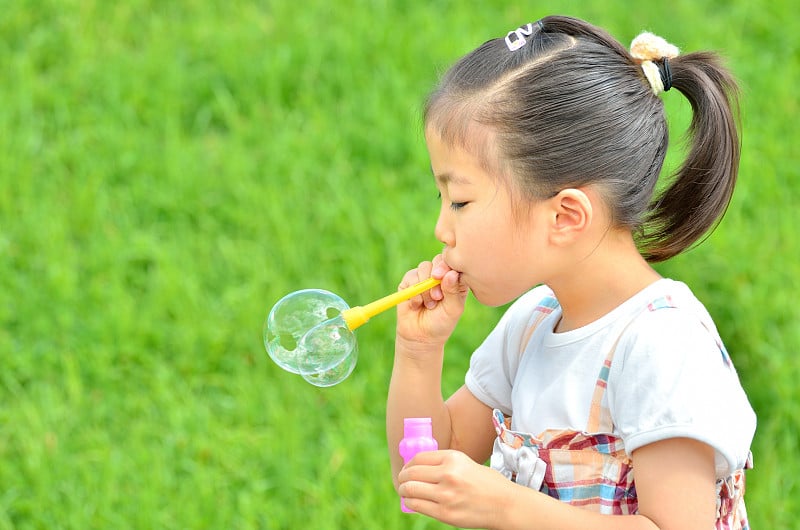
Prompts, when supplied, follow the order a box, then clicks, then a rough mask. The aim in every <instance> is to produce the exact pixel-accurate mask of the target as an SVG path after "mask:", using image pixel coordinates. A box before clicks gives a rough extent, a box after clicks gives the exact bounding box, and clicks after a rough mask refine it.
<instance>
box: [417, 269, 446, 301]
mask: <svg viewBox="0 0 800 530" xmlns="http://www.w3.org/2000/svg"><path fill="white" fill-rule="evenodd" d="M434 259H436V258H434ZM433 267H434V264H433V262H432V261H423V262H422V263H420V264H419V267H417V272H418V275H419V276H418V279H417V281H420V282H421V281H423V280H427V279H428V278H430V277H431V273H432V272H433ZM419 296H420V299H421V300H422V303H423V304H425V307H426V308H428V309H433V308H435V307H436V304H437V303H438V301H439V300H441V298H434V297H433V296H432V293H431V290H428V291H425V292H424V293H421V294H420V295H419Z"/></svg>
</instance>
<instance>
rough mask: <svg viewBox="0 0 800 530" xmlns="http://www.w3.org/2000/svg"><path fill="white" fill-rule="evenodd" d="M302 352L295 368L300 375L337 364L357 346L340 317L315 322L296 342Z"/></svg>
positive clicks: (353, 336) (316, 371)
mask: <svg viewBox="0 0 800 530" xmlns="http://www.w3.org/2000/svg"><path fill="white" fill-rule="evenodd" d="M297 347H298V349H299V350H300V351H302V352H303V355H302V357H301V358H300V359H299V360H298V363H297V368H298V370H299V372H300V374H301V375H306V374H316V373H320V372H324V371H326V370H328V369H332V368H334V367H335V366H337V365H339V364H340V362H341V361H342V360H343V359H345V358H346V357H347V356H348V355H350V353H351V352H353V351H354V350H355V348H356V347H357V344H356V336H355V335H354V334H353V332H352V331H350V329H348V327H347V324H345V322H344V319H342V318H341V317H336V318H332V319H330V320H326V321H325V322H323V323H321V324H317V325H316V326H314V327H313V328H311V329H310V330H308V332H307V333H306V334H305V335H303V338H302V339H300V344H298V346H297Z"/></svg>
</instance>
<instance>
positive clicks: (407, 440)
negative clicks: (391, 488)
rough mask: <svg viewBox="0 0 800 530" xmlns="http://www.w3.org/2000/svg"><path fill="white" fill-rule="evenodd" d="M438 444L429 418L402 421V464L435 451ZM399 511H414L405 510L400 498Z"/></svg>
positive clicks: (411, 511) (410, 511) (412, 511)
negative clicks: (420, 454) (424, 452)
mask: <svg viewBox="0 0 800 530" xmlns="http://www.w3.org/2000/svg"><path fill="white" fill-rule="evenodd" d="M437 449H439V444H438V443H437V442H436V440H435V439H434V438H433V426H432V424H431V419H430V418H405V419H404V420H403V439H402V440H400V456H402V457H403V463H404V464H408V462H409V460H411V459H412V458H414V455H416V454H417V453H420V452H423V451H436V450H437ZM400 509H401V510H403V511H404V512H406V513H414V510H409V509H408V508H406V505H405V502H403V498H402V497H401V498H400Z"/></svg>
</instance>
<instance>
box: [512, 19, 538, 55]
mask: <svg viewBox="0 0 800 530" xmlns="http://www.w3.org/2000/svg"><path fill="white" fill-rule="evenodd" d="M533 24H536V25H537V26H539V31H542V30H544V24H542V21H541V20H537V21H536V22H534V23H533ZM533 24H525V25H524V26H520V27H518V28H517V29H515V30H512V31H509V32H508V34H506V46H508V49H509V50H510V51H512V52H513V51H517V50H519V49H520V48H522V47H523V46H525V43H526V42H528V41H527V40H526V39H525V37H530V36H531V35H533ZM512 37H513V39H512Z"/></svg>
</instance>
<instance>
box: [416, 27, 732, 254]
mask: <svg viewBox="0 0 800 530" xmlns="http://www.w3.org/2000/svg"><path fill="white" fill-rule="evenodd" d="M532 27H533V33H532V34H531V35H530V36H527V37H526V41H527V42H526V44H525V45H524V46H522V47H521V48H519V49H517V50H514V51H511V50H510V49H509V47H508V46H507V45H506V42H505V40H504V39H503V38H498V39H493V40H490V41H488V42H486V43H484V44H483V45H482V46H480V47H478V48H477V49H476V50H474V51H473V52H471V53H470V54H468V55H466V56H465V57H463V58H462V59H461V60H459V61H458V62H457V63H456V64H455V65H454V66H453V67H452V68H450V70H449V71H448V72H447V73H446V74H445V76H444V77H443V78H442V80H441V82H440V84H439V85H438V87H437V88H436V90H435V91H434V92H433V93H432V94H431V96H430V98H429V100H428V103H427V106H426V109H425V123H426V126H428V127H433V128H434V129H435V130H436V131H437V132H439V133H440V134H441V135H442V138H443V139H444V140H445V141H450V142H458V143H460V144H461V145H462V146H464V147H466V148H468V149H472V150H475V149H481V150H482V152H481V154H482V155H485V158H486V164H487V165H492V164H494V165H495V167H496V168H497V169H499V170H500V171H501V173H504V174H505V173H507V174H508V175H510V177H511V181H512V183H513V184H514V186H515V188H516V189H519V190H520V191H521V192H522V194H523V196H524V197H527V198H528V199H529V200H537V199H541V198H546V197H549V196H553V195H555V194H556V193H558V192H559V191H560V190H562V189H565V188H569V187H580V186H586V185H590V184H592V185H595V186H597V188H598V190H600V192H601V193H602V195H603V197H604V198H605V200H606V202H607V203H608V207H609V210H610V211H611V212H612V221H613V222H614V223H615V225H616V226H620V227H627V228H629V229H631V230H633V231H634V233H635V235H636V237H637V242H638V244H639V248H640V251H641V253H642V255H643V256H644V257H645V258H646V259H648V260H649V261H653V262H655V261H662V260H666V259H668V258H670V257H672V256H675V255H676V254H679V253H680V252H682V251H684V250H686V249H687V248H689V247H690V246H691V245H692V244H694V243H695V242H697V241H698V240H699V239H700V238H701V237H702V236H703V235H704V234H707V233H710V231H711V230H712V229H713V228H714V227H715V226H716V224H717V223H718V221H719V219H721V217H722V215H723V214H724V212H725V210H726V208H727V206H728V203H729V202H730V198H731V194H732V193H733V187H734V184H735V182H736V175H737V170H738V163H739V149H740V146H739V134H738V129H737V120H736V116H737V112H738V103H737V87H736V83H735V81H734V79H733V77H732V76H731V75H730V73H729V72H728V71H727V70H726V69H725V68H724V67H723V66H722V64H721V61H720V59H719V58H718V57H717V56H716V55H715V54H713V53H709V52H698V53H689V54H686V55H682V56H679V57H676V58H674V59H671V60H670V61H669V66H670V67H671V68H670V69H671V74H672V88H675V89H677V90H679V91H680V92H681V93H683V94H684V96H686V98H687V99H688V100H689V103H690V104H691V107H692V110H693V117H692V121H691V124H690V126H689V130H688V132H687V135H688V140H689V150H688V154H687V156H686V159H685V160H684V162H683V164H682V165H681V166H680V168H679V169H678V170H677V171H676V173H675V174H674V175H672V176H670V178H669V181H668V182H667V185H666V186H665V187H664V188H663V191H660V192H659V193H657V194H655V191H656V183H657V181H658V178H659V174H660V173H661V168H662V165H663V162H664V157H665V155H666V151H667V144H668V139H669V135H668V129H667V123H666V119H665V116H664V106H663V103H662V101H661V99H660V98H659V97H658V96H656V95H654V94H653V92H652V89H651V88H650V85H649V84H648V82H647V80H646V78H645V76H644V73H643V72H642V68H641V66H640V64H639V61H637V60H635V59H634V58H633V57H631V55H630V54H629V52H628V50H627V49H625V48H624V47H623V46H622V45H620V44H619V43H618V42H617V41H616V40H615V39H614V38H612V37H611V36H610V35H609V34H608V33H606V32H605V31H603V30H602V29H600V28H597V27H595V26H592V25H591V24H588V23H586V22H584V21H581V20H578V19H574V18H570V17H561V16H551V17H546V18H543V19H542V20H541V21H539V22H538V23H536V24H533V26H532ZM475 125H479V126H482V127H480V128H479V130H481V131H483V132H484V134H483V135H482V136H480V135H479V136H480V140H479V141H476V139H475V138H476V135H475V134H473V132H474V131H475V130H476V128H475V127H474V126H475ZM489 138H490V140H489V141H488V142H487V141H486V139H489ZM487 144H488V145H487ZM490 153H493V154H494V155H495V156H494V158H495V160H491V159H490V157H489V156H488V155H489V154H490ZM654 194H655V196H654Z"/></svg>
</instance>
